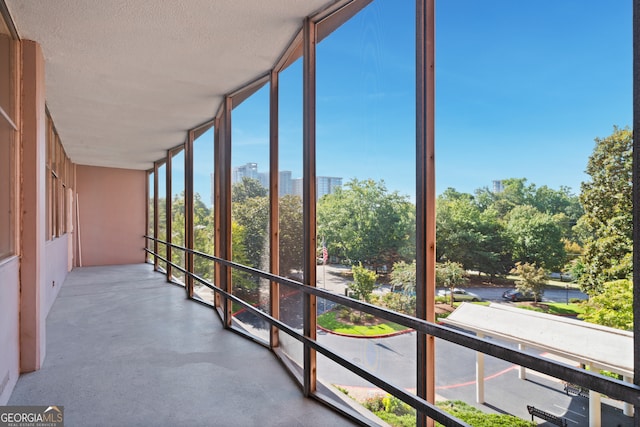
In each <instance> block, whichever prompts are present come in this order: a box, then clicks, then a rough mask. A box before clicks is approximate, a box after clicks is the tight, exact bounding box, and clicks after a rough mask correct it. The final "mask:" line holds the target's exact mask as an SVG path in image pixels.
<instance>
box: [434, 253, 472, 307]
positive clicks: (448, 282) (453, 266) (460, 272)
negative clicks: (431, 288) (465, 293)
mask: <svg viewBox="0 0 640 427" xmlns="http://www.w3.org/2000/svg"><path fill="white" fill-rule="evenodd" d="M466 275H467V272H466V271H465V270H464V268H463V267H462V264H460V263H457V262H451V261H446V262H443V263H438V264H436V286H444V287H446V288H449V295H450V297H451V306H452V307H453V302H454V301H453V289H454V288H456V287H458V286H462V285H464V284H465V283H466V282H467V281H468V280H469V279H467V277H466Z"/></svg>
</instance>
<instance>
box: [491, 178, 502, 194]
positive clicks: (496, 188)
mask: <svg viewBox="0 0 640 427" xmlns="http://www.w3.org/2000/svg"><path fill="white" fill-rule="evenodd" d="M503 191H504V185H502V181H501V180H494V181H493V194H499V193H502V192H503Z"/></svg>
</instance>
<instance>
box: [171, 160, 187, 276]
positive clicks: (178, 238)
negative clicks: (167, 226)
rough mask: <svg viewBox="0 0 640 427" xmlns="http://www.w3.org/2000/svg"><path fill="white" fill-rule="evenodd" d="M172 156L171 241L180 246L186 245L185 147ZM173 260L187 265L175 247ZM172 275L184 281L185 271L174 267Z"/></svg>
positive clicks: (180, 252)
mask: <svg viewBox="0 0 640 427" xmlns="http://www.w3.org/2000/svg"><path fill="white" fill-rule="evenodd" d="M169 155H170V156H171V243H172V244H174V245H178V246H184V245H185V235H184V233H185V222H184V219H185V218H184V213H185V212H184V201H185V193H184V177H185V174H184V172H185V170H184V149H182V148H181V149H178V150H177V151H173V152H170V153H169ZM171 261H172V262H173V263H175V264H177V265H178V266H180V267H182V268H184V267H185V253H184V251H182V250H180V249H176V248H173V249H172V251H171ZM172 275H173V277H174V278H175V279H177V280H178V282H179V283H184V280H185V277H184V273H182V272H181V271H180V270H177V269H174V270H173V271H172Z"/></svg>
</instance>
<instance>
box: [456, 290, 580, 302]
mask: <svg viewBox="0 0 640 427" xmlns="http://www.w3.org/2000/svg"><path fill="white" fill-rule="evenodd" d="M462 289H465V290H467V291H469V292H473V293H474V294H476V295H478V296H480V297H481V298H482V299H484V300H487V301H504V299H502V294H503V293H504V292H505V291H506V290H509V289H513V288H493V287H477V288H462ZM572 298H578V299H581V300H584V299H587V294H585V293H582V292H580V291H579V290H578V289H558V288H548V289H546V290H545V291H544V295H543V296H542V301H548V302H567V300H569V301H570V300H571V299H572Z"/></svg>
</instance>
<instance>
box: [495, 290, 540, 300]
mask: <svg viewBox="0 0 640 427" xmlns="http://www.w3.org/2000/svg"><path fill="white" fill-rule="evenodd" d="M502 298H504V299H506V300H509V301H535V300H536V296H535V295H534V293H533V292H521V291H519V290H517V289H509V290H508V291H506V292H505V293H503V294H502ZM537 299H538V301H540V300H541V299H542V295H538V298H537Z"/></svg>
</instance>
